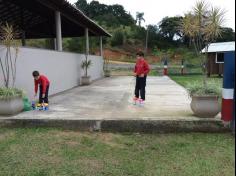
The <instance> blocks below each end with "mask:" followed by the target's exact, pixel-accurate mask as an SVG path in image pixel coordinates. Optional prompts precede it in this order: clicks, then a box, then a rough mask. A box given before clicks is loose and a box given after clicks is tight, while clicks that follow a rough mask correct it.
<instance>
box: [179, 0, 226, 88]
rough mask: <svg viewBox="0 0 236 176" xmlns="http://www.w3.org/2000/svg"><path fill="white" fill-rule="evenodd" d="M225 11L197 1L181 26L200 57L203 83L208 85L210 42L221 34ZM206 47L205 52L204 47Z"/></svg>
mask: <svg viewBox="0 0 236 176" xmlns="http://www.w3.org/2000/svg"><path fill="white" fill-rule="evenodd" d="M224 13H225V12H224V11H223V10H221V9H220V8H218V7H210V9H209V5H208V4H207V3H205V2H204V1H198V2H196V5H195V7H194V8H193V11H192V12H189V13H188V14H186V15H185V17H184V19H183V21H182V24H181V27H182V30H183V33H184V35H186V36H188V37H189V38H190V40H191V42H192V43H193V45H194V48H195V51H196V54H197V55H198V57H199V58H200V61H201V65H202V72H203V75H204V76H203V85H204V88H206V87H207V85H206V61H207V52H208V47H209V44H210V43H212V42H214V41H215V39H216V38H217V37H219V36H221V33H222V27H221V26H222V24H223V22H224ZM204 47H205V52H204V53H202V52H201V51H202V49H203V48H204Z"/></svg>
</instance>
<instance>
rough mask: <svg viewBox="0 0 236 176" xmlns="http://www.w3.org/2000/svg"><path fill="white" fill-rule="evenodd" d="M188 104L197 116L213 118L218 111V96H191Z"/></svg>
mask: <svg viewBox="0 0 236 176" xmlns="http://www.w3.org/2000/svg"><path fill="white" fill-rule="evenodd" d="M190 106H191V109H192V111H193V112H194V114H195V115H196V116H198V117H204V118H213V117H215V116H216V115H217V114H218V113H219V112H220V105H219V102H218V96H193V97H192V101H191V104H190Z"/></svg>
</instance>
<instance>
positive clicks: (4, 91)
mask: <svg viewBox="0 0 236 176" xmlns="http://www.w3.org/2000/svg"><path fill="white" fill-rule="evenodd" d="M15 97H23V91H22V90H20V89H16V88H5V87H0V99H10V98H15Z"/></svg>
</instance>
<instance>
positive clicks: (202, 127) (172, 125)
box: [0, 119, 230, 133]
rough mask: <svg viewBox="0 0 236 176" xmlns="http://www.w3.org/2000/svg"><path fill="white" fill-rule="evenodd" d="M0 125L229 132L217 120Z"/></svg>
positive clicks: (0, 123) (10, 124) (12, 122)
mask: <svg viewBox="0 0 236 176" xmlns="http://www.w3.org/2000/svg"><path fill="white" fill-rule="evenodd" d="M0 127H7V128H22V127H23V128H34V127H46V128H49V127H52V128H62V129H67V130H78V131H101V132H131V133H132V132H135V133H136V132H140V133H175V132H211V133H214V132H229V131H230V128H226V127H224V126H223V124H222V122H221V121H218V120H215V121H213V120H195V121H194V120H193V121H190V120H125V119H124V120H86V119H85V120H81V119H80V120H63V119H62V120H58V119H57V120H54V119H0Z"/></svg>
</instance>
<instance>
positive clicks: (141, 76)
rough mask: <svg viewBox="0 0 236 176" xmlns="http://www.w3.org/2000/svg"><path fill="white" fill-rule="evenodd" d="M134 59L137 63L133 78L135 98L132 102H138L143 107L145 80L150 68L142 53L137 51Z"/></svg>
mask: <svg viewBox="0 0 236 176" xmlns="http://www.w3.org/2000/svg"><path fill="white" fill-rule="evenodd" d="M136 58H137V61H136V64H135V67H134V76H135V77H136V85H135V91H134V94H135V97H134V99H133V101H134V104H136V103H137V102H139V104H140V105H144V101H145V87H146V79H147V75H148V73H149V71H150V67H149V65H148V63H147V61H146V60H145V59H144V53H143V52H142V51H139V52H138V53H137V54H136ZM140 97H141V98H140Z"/></svg>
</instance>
